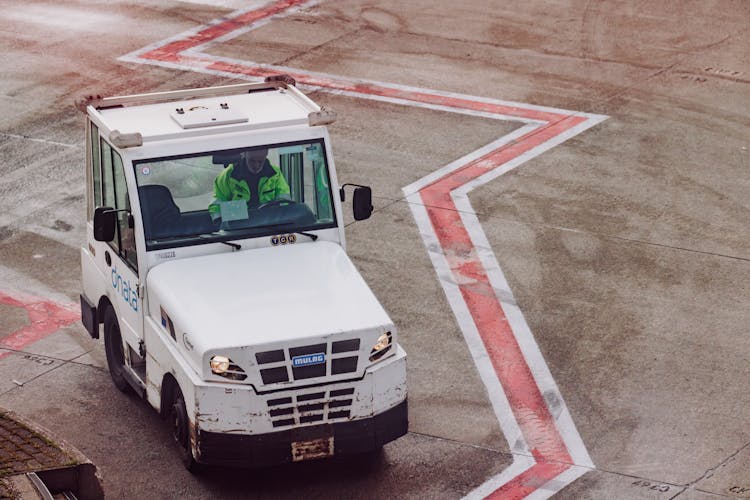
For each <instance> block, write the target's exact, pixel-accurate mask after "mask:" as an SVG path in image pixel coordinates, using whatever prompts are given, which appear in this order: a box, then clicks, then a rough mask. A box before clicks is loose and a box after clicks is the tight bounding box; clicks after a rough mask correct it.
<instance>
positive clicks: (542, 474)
mask: <svg viewBox="0 0 750 500" xmlns="http://www.w3.org/2000/svg"><path fill="white" fill-rule="evenodd" d="M300 3H302V1H301V0H282V1H278V2H276V3H273V4H271V5H269V6H267V7H265V8H261V9H259V10H255V11H252V12H247V13H245V14H242V15H240V16H238V17H235V18H233V19H228V20H226V21H224V22H221V23H218V24H216V25H213V26H210V27H208V28H206V29H204V30H201V31H199V32H198V33H197V34H195V35H193V36H191V37H189V38H187V39H185V40H179V41H174V42H171V43H168V44H166V45H164V46H162V47H159V48H156V49H153V50H151V51H149V52H146V53H144V54H142V55H141V56H140V57H141V58H143V59H147V60H154V61H166V62H176V63H180V64H183V65H187V66H192V67H195V68H202V69H209V70H212V71H216V72H223V73H229V74H235V75H243V76H250V77H266V76H271V75H278V74H282V73H286V74H290V75H291V76H292V77H294V78H295V79H296V80H297V81H298V82H299V83H301V84H304V85H309V86H314V87H321V88H327V89H333V90H340V91H346V92H351V93H355V94H364V95H370V96H378V97H385V98H392V99H399V100H406V101H412V102H418V103H423V104H430V105H437V106H443V107H449V108H454V109H465V110H472V111H477V112H483V113H491V114H497V115H504V116H511V117H518V118H523V119H529V120H536V121H539V122H542V124H540V126H539V127H538V128H536V129H534V130H533V131H531V132H529V133H527V134H525V135H524V136H522V137H520V138H518V139H516V140H515V141H513V142H512V143H510V144H506V145H504V146H502V147H500V148H498V149H495V150H493V151H491V152H489V153H488V154H486V155H484V156H483V157H481V158H479V159H476V160H474V161H471V162H469V163H467V164H466V165H464V166H462V167H461V168H459V169H457V170H454V171H452V172H449V173H448V174H446V175H445V176H443V177H441V178H439V179H437V180H436V181H434V182H432V183H431V184H429V185H427V186H425V187H423V188H422V189H421V190H420V191H419V194H420V197H421V198H422V201H423V202H424V204H425V205H426V209H427V213H428V216H429V219H430V222H431V224H432V226H433V228H434V230H435V234H436V235H437V237H438V240H439V242H440V245H441V247H442V248H443V251H444V254H445V256H446V259H447V261H448V263H449V266H450V268H451V270H452V272H453V273H454V275H455V277H456V278H457V280H456V282H457V283H459V290H460V292H461V295H462V297H463V299H464V301H465V303H466V305H467V307H468V309H469V311H470V313H471V315H472V318H473V319H474V322H475V325H476V326H477V329H478V331H479V334H480V337H481V338H482V341H483V343H484V345H485V348H486V349H487V352H488V354H489V355H490V358H491V362H492V366H493V368H494V370H495V373H496V374H497V376H498V379H499V380H500V383H501V384H502V386H503V388H504V391H505V393H506V397H507V398H508V401H509V403H510V406H511V408H512V411H513V413H514V416H515V418H516V421H517V423H518V425H519V428H520V429H521V432H522V433H523V435H524V438H525V439H526V441H527V444H528V445H529V448H530V449H531V451H532V454H533V455H534V457H535V459H536V462H537V463H536V464H535V465H534V466H532V467H530V468H529V469H527V470H526V471H524V472H523V473H521V474H519V475H518V476H516V477H514V478H513V479H512V480H510V481H509V482H507V483H506V484H504V485H503V486H501V487H500V488H499V489H497V490H496V491H495V492H493V493H492V494H491V495H490V496H489V498H523V497H525V496H527V495H529V494H531V493H533V492H534V491H536V490H537V489H538V488H539V487H541V486H543V485H544V484H545V483H547V482H548V481H550V480H552V479H554V478H555V477H556V476H558V475H559V474H561V473H563V472H565V471H566V470H567V469H568V468H569V467H570V464H572V462H573V460H572V458H571V456H570V453H569V451H568V449H567V447H566V445H565V442H564V440H563V438H562V436H561V435H560V432H559V431H558V429H557V426H556V424H555V420H554V417H553V416H552V415H551V414H550V412H549V410H548V408H547V405H546V402H545V400H544V397H543V395H542V394H541V391H540V389H539V387H538V386H537V384H536V382H535V380H534V376H533V374H532V372H531V369H530V368H529V366H528V364H527V363H526V360H525V358H524V355H523V352H522V350H521V348H520V346H519V344H518V341H517V340H516V338H515V336H514V334H513V331H512V329H511V326H510V324H509V323H508V320H507V317H506V315H505V312H504V311H503V308H502V305H501V304H500V302H499V301H498V299H497V296H496V294H495V292H494V290H493V288H492V285H491V283H490V281H489V277H488V276H487V273H486V271H485V269H484V266H483V265H482V263H481V261H480V260H479V258H478V257H477V254H476V249H475V248H474V245H473V243H472V241H471V237H470V236H469V233H468V231H467V229H466V227H465V226H464V224H463V221H462V220H461V217H460V214H459V213H458V211H457V209H456V206H455V204H454V202H453V199H452V197H451V192H452V191H454V190H455V189H457V188H459V187H461V186H463V185H465V184H466V183H468V182H471V181H473V180H475V179H477V178H479V177H480V176H482V175H484V174H486V173H487V172H489V171H491V170H493V169H496V168H498V167H500V166H502V165H504V164H506V163H507V162H509V161H511V160H513V159H514V158H517V157H518V156H520V155H522V154H524V153H525V152H527V151H530V150H532V149H533V148H535V147H538V146H540V145H542V144H544V143H545V142H547V141H549V140H551V139H553V138H555V137H557V136H559V135H560V134H562V133H564V132H566V131H568V130H570V129H572V128H573V127H575V126H577V125H579V124H581V123H583V122H585V121H586V120H587V119H588V118H587V117H585V116H576V115H570V114H566V113H561V112H554V111H549V110H537V109H528V108H522V107H516V106H512V105H504V104H500V103H488V102H483V101H478V100H473V99H471V98H470V97H462V96H448V95H442V94H432V93H429V92H426V91H419V90H413V91H412V90H408V89H405V88H398V87H395V86H388V85H381V84H376V83H365V82H356V81H350V80H346V79H341V78H334V77H327V76H326V77H323V76H316V75H310V74H305V73H300V72H295V71H280V70H277V69H271V68H262V67H259V66H257V65H249V64H243V63H241V62H236V63H232V62H226V61H220V60H216V59H215V58H212V57H211V56H209V55H203V54H199V53H197V52H196V53H191V54H185V53H184V51H185V50H187V49H189V48H195V47H197V46H199V45H201V44H203V43H206V42H208V41H211V40H215V39H217V38H218V37H220V36H223V35H226V34H228V33H231V32H232V31H233V30H236V29H239V28H242V27H244V26H246V25H247V24H249V23H252V22H256V21H258V20H261V19H263V18H266V17H269V16H272V15H275V14H278V13H280V12H282V11H283V10H285V9H288V8H290V7H292V6H295V5H299V4H300Z"/></svg>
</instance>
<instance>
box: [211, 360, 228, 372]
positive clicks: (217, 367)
mask: <svg viewBox="0 0 750 500" xmlns="http://www.w3.org/2000/svg"><path fill="white" fill-rule="evenodd" d="M227 370H229V358H227V357H226V356H214V357H213V358H211V371H212V372H214V373H215V374H216V375H221V374H223V373H226V372H227Z"/></svg>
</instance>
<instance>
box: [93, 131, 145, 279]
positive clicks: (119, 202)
mask: <svg viewBox="0 0 750 500" xmlns="http://www.w3.org/2000/svg"><path fill="white" fill-rule="evenodd" d="M100 144H101V153H102V162H101V167H102V195H103V200H102V204H103V206H107V207H112V208H114V209H115V210H118V212H117V231H116V234H115V239H114V240H113V241H112V242H111V243H110V245H111V246H112V248H113V249H114V250H115V251H116V252H117V253H118V255H119V256H120V257H122V259H123V260H124V261H125V262H127V263H128V264H129V265H130V267H132V268H133V270H134V271H136V272H138V253H137V251H136V248H135V231H134V228H133V224H132V220H133V219H132V217H130V200H129V198H128V185H127V183H126V182H125V170H124V168H123V165H122V158H121V157H120V155H119V154H118V153H117V151H115V150H114V149H112V147H111V146H110V145H109V144H107V143H106V142H105V141H104V140H102V141H101V142H100Z"/></svg>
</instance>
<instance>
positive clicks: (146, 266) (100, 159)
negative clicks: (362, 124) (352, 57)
mask: <svg viewBox="0 0 750 500" xmlns="http://www.w3.org/2000/svg"><path fill="white" fill-rule="evenodd" d="M294 85H295V84H294V80H292V79H291V78H290V77H288V76H285V75H283V76H279V77H271V78H268V79H267V80H266V82H265V83H255V84H241V85H228V86H222V87H211V88H204V89H190V90H181V91H173V92H163V93H154V94H143V95H132V96H124V97H104V98H102V97H99V96H96V97H87V98H85V99H83V100H81V101H79V102H78V103H77V105H78V108H79V109H80V110H81V111H83V112H84V113H85V115H86V174H87V209H88V212H87V213H88V219H87V220H88V223H87V230H86V241H85V242H84V244H83V246H82V248H81V267H82V274H83V293H82V294H81V319H82V322H83V325H84V326H85V327H86V330H87V331H88V332H89V334H90V335H91V336H92V337H93V338H99V332H100V325H103V331H104V346H105V350H106V355H107V364H108V366H109V371H110V374H111V377H112V380H113V382H114V384H115V385H116V386H117V388H118V389H120V390H123V391H129V390H133V391H135V392H136V393H137V394H138V395H140V396H141V397H143V398H144V399H146V400H147V401H148V402H149V403H150V404H151V406H153V407H154V408H155V409H156V410H157V411H159V412H160V413H161V414H162V415H163V416H165V417H167V418H168V419H169V421H170V422H171V424H172V426H173V432H174V437H175V440H176V442H177V444H178V445H179V450H180V455H181V457H182V459H183V462H184V463H185V465H186V467H187V468H188V469H191V470H192V469H194V468H195V466H196V465H197V464H201V463H205V464H217V465H238V466H260V465H269V464H278V463H284V462H294V461H301V460H307V459H314V458H322V457H328V456H332V455H338V454H349V453H361V452H366V451H371V450H377V449H379V448H380V447H382V446H383V444H385V443H387V442H389V441H392V440H394V439H396V438H398V437H399V436H402V435H404V434H405V433H406V432H407V427H408V423H407V398H406V353H405V352H404V351H403V349H402V348H401V347H400V346H399V344H398V334H397V331H396V327H395V325H394V324H393V322H392V321H391V319H390V318H389V316H388V314H387V313H386V312H385V310H384V309H383V307H382V306H381V305H380V303H379V302H378V300H377V299H376V298H375V296H374V295H373V293H372V292H371V291H370V289H369V287H368V286H367V284H366V283H365V281H364V280H363V279H362V277H361V276H360V274H359V272H358V271H357V269H356V268H355V267H354V265H353V264H352V262H351V261H350V259H349V257H348V256H347V254H346V253H345V241H344V218H343V215H342V208H341V203H342V201H344V198H345V196H344V187H346V186H347V185H346V184H345V185H344V186H341V187H339V185H338V181H337V179H336V170H335V168H334V163H333V157H332V155H331V145H330V139H329V137H328V132H327V129H326V127H325V125H327V124H330V123H332V122H333V121H334V119H335V114H334V113H333V112H330V111H326V110H322V109H321V108H320V107H319V106H318V105H317V104H315V103H314V102H313V101H311V100H310V99H309V98H308V97H306V96H305V95H304V94H302V93H301V92H300V91H299V90H298V89H297V88H296V87H295V86H294ZM371 202H372V199H371V191H370V188H368V187H365V186H356V188H355V189H354V196H353V211H354V218H355V219H356V220H362V219H366V218H368V217H369V216H370V214H371V213H372V205H371Z"/></svg>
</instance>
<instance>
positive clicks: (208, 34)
mask: <svg viewBox="0 0 750 500" xmlns="http://www.w3.org/2000/svg"><path fill="white" fill-rule="evenodd" d="M306 1H307V0H279V1H278V2H274V3H272V4H269V5H266V6H265V7H261V8H259V9H257V10H253V11H250V12H246V13H244V14H242V15H240V16H237V17H235V18H231V19H227V20H226V21H223V22H221V23H218V24H214V25H213V26H209V27H207V28H205V29H203V30H201V31H199V32H198V33H196V34H194V35H192V36H191V37H189V38H187V39H184V40H176V41H174V42H171V43H168V44H166V45H162V46H161V47H157V48H156V49H153V50H151V51H149V52H146V53H145V54H142V55H141V57H143V58H145V59H155V60H158V61H176V60H178V59H179V54H180V52H184V51H185V50H188V49H192V48H193V47H196V46H198V45H202V44H204V43H207V42H210V41H213V40H216V39H217V38H219V37H221V36H224V35H226V34H227V33H231V32H232V31H235V30H237V29H240V28H242V27H244V26H246V25H248V24H251V23H254V22H256V21H260V20H261V19H265V18H267V17H271V16H274V15H276V14H279V13H281V12H284V11H285V10H287V9H289V8H291V7H295V6H297V5H299V4H302V3H305V2H306Z"/></svg>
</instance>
